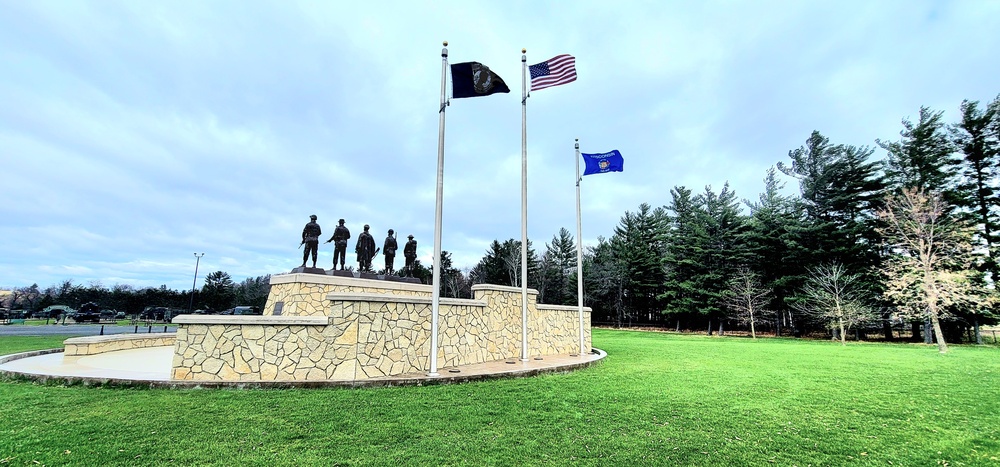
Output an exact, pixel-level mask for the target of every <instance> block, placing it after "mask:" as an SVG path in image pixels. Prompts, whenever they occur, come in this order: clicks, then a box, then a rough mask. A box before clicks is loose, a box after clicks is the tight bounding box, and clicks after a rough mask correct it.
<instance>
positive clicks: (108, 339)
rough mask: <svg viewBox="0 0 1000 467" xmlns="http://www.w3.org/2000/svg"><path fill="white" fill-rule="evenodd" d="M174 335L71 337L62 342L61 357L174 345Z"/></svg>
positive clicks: (169, 333) (159, 333)
mask: <svg viewBox="0 0 1000 467" xmlns="http://www.w3.org/2000/svg"><path fill="white" fill-rule="evenodd" d="M175 340H176V338H175V337H174V333H172V332H168V333H162V332H158V333H148V334H115V335H107V336H85V337H71V338H69V339H66V340H65V341H63V349H64V350H63V355H66V356H70V357H75V356H83V355H95V354H99V353H104V352H114V351H116V350H131V349H142V348H146V347H165V346H168V345H174V342H175Z"/></svg>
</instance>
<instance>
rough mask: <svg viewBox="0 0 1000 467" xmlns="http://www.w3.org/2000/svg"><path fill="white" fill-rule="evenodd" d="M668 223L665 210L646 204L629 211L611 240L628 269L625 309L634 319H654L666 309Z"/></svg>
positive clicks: (615, 251) (625, 284)
mask: <svg viewBox="0 0 1000 467" xmlns="http://www.w3.org/2000/svg"><path fill="white" fill-rule="evenodd" d="M666 221H667V216H666V212H665V210H664V209H663V208H656V209H653V208H651V207H650V206H649V205H648V204H646V203H642V204H640V205H639V210H638V211H636V212H634V213H632V212H628V211H626V212H625V215H624V216H622V218H621V220H620V221H619V223H618V226H617V227H615V233H614V235H613V236H612V237H611V247H612V249H613V251H614V253H615V255H616V256H617V257H618V259H619V260H620V261H621V265H622V266H623V267H624V268H625V270H624V273H625V277H624V278H623V281H624V284H623V286H624V290H623V294H624V306H625V314H626V316H627V317H629V318H630V319H642V320H652V319H654V317H655V316H658V315H659V314H660V311H661V310H662V307H661V306H660V299H659V297H660V295H661V294H662V293H663V285H664V281H665V279H666V276H665V275H664V271H663V264H662V261H663V255H664V252H665V245H664V241H665V240H666V237H665V233H666V231H665V229H666Z"/></svg>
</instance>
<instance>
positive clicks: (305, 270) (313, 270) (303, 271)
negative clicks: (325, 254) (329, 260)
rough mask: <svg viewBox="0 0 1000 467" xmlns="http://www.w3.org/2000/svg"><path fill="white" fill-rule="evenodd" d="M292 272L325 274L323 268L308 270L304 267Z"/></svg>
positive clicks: (308, 268)
mask: <svg viewBox="0 0 1000 467" xmlns="http://www.w3.org/2000/svg"><path fill="white" fill-rule="evenodd" d="M292 272H293V273H302V274H326V270H325V269H323V268H310V267H306V266H299V267H297V268H295V269H292Z"/></svg>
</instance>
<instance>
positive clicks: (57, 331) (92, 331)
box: [0, 324, 177, 337]
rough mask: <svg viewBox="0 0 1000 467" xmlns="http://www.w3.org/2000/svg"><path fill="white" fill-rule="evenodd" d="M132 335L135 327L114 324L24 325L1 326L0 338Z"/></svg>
mask: <svg viewBox="0 0 1000 467" xmlns="http://www.w3.org/2000/svg"><path fill="white" fill-rule="evenodd" d="M102 327H103V328H104V331H103V332H104V334H105V335H107V334H132V333H135V332H136V327H135V326H117V325H113V324H66V325H63V324H50V325H48V326H27V325H24V324H7V325H0V337H3V336H60V335H67V336H70V335H71V336H96V335H99V334H101V328H102ZM163 328H164V325H162V324H159V325H156V324H154V325H153V327H152V329H150V327H149V326H139V328H138V332H139V333H147V332H164V330H163ZM166 328H167V329H166V332H175V331H177V326H176V325H168V326H166Z"/></svg>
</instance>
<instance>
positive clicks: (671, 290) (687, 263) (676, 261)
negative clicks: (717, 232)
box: [660, 186, 708, 328]
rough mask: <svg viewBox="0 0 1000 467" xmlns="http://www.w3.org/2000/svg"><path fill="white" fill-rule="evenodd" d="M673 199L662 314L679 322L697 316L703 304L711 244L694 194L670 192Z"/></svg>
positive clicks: (681, 189)
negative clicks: (706, 253)
mask: <svg viewBox="0 0 1000 467" xmlns="http://www.w3.org/2000/svg"><path fill="white" fill-rule="evenodd" d="M670 195H671V197H672V198H673V199H672V200H671V203H670V205H669V206H668V207H667V209H668V210H669V211H670V212H672V213H673V215H672V216H670V217H668V228H667V230H666V237H667V238H666V242H665V252H664V253H665V254H664V257H663V261H664V275H665V281H664V286H663V293H662V294H661V295H660V299H661V300H662V302H663V313H664V314H665V315H668V316H670V317H671V318H672V319H675V320H677V327H678V328H680V327H681V326H680V320H681V319H683V318H690V317H694V316H697V315H698V314H700V312H701V304H702V303H703V301H704V298H703V290H702V289H701V283H700V281H699V280H698V278H700V277H701V276H702V275H703V274H704V264H703V263H702V262H701V260H702V255H703V249H704V245H705V244H706V243H707V242H708V232H707V231H706V230H705V228H704V226H703V225H702V224H701V222H700V218H699V210H700V209H701V206H700V205H699V204H698V200H697V199H696V198H695V197H694V196H692V193H691V190H690V189H688V188H686V187H683V186H679V187H674V188H673V189H672V190H670Z"/></svg>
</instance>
